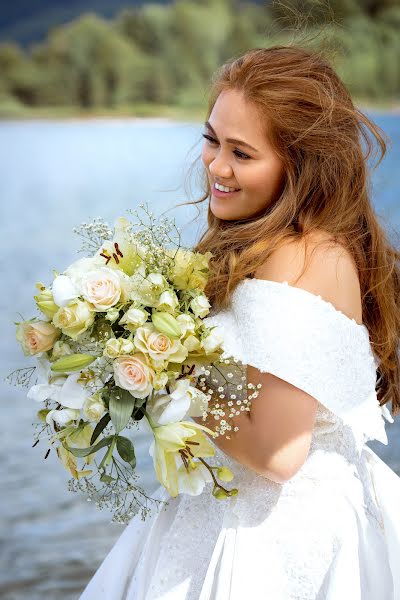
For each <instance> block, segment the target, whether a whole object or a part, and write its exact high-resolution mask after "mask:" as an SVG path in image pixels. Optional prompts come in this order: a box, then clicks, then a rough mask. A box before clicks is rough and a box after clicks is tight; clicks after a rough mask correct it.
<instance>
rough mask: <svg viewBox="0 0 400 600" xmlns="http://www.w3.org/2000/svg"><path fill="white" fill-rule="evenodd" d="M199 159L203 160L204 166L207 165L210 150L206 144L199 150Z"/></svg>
mask: <svg viewBox="0 0 400 600" xmlns="http://www.w3.org/2000/svg"><path fill="white" fill-rule="evenodd" d="M201 160H202V161H203V164H204V166H206V167H208V165H209V164H210V162H211V161H212V156H211V152H210V150H209V149H208V148H207V147H206V146H203V149H202V152H201Z"/></svg>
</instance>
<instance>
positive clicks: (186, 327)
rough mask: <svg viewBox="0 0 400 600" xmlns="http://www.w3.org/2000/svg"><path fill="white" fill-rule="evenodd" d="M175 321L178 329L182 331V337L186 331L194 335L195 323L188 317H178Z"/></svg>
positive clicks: (185, 315)
mask: <svg viewBox="0 0 400 600" xmlns="http://www.w3.org/2000/svg"><path fill="white" fill-rule="evenodd" d="M176 320H177V321H178V323H179V325H180V328H181V329H182V334H183V336H185V335H186V333H187V332H188V331H190V333H194V331H195V329H196V323H195V322H194V320H193V319H192V317H191V316H190V315H187V314H182V315H178V316H177V317H176Z"/></svg>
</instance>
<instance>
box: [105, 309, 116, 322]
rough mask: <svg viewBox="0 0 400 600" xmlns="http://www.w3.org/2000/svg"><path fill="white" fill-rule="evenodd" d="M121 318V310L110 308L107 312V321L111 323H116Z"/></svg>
mask: <svg viewBox="0 0 400 600" xmlns="http://www.w3.org/2000/svg"><path fill="white" fill-rule="evenodd" d="M118 317H119V310H118V308H110V309H109V310H108V311H107V312H106V319H107V321H111V323H114V321H116V320H117V319H118Z"/></svg>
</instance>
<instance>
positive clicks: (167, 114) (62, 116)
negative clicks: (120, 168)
mask: <svg viewBox="0 0 400 600" xmlns="http://www.w3.org/2000/svg"><path fill="white" fill-rule="evenodd" d="M353 102H354V104H355V106H356V107H357V108H359V109H360V110H361V111H362V112H373V113H378V114H392V115H400V102H395V101H388V102H387V104H386V103H384V102H382V103H376V104H374V103H371V102H369V101H368V100H365V99H364V100H357V99H355V98H353ZM4 112H5V114H1V106H0V122H11V121H75V122H81V121H86V122H91V121H92V122H96V121H144V120H146V121H149V120H150V121H155V122H161V123H162V122H166V123H171V122H176V121H189V122H199V121H202V120H203V119H204V116H205V114H206V107H205V106H204V108H203V107H198V108H197V107H196V108H193V109H184V108H179V107H172V106H158V107H144V110H143V108H142V110H141V109H140V108H139V110H138V112H137V113H136V114H135V112H134V109H133V108H132V109H129V108H125V109H124V107H121V108H120V109H115V110H107V109H105V110H98V111H88V112H85V111H82V110H81V109H79V108H77V109H74V108H73V107H65V108H58V107H57V108H55V107H48V108H46V107H40V108H33V109H32V108H29V109H26V110H22V111H21V112H19V111H13V110H11V111H10V112H9V114H7V112H6V111H4ZM146 113H147V114H146Z"/></svg>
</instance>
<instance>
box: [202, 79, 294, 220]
mask: <svg viewBox="0 0 400 600" xmlns="http://www.w3.org/2000/svg"><path fill="white" fill-rule="evenodd" d="M208 123H209V124H210V126H211V128H210V127H207V126H206V125H205V127H204V133H203V137H204V145H203V150H202V161H203V164H204V166H205V168H206V171H207V176H208V179H209V182H210V187H211V192H212V196H211V200H210V209H211V211H212V212H213V214H214V215H215V216H216V217H218V218H219V219H224V220H228V221H231V220H235V219H246V218H249V217H254V216H257V215H261V214H263V212H264V211H265V209H266V208H267V207H268V206H269V205H271V203H273V202H274V201H275V200H276V199H277V198H278V197H279V194H280V192H281V190H282V187H283V183H284V167H283V163H282V161H281V159H280V158H279V157H278V156H277V154H276V152H275V151H274V150H273V148H272V146H271V145H270V143H269V142H268V139H267V138H266V136H265V134H264V133H263V132H262V130H261V127H260V115H259V113H258V112H257V109H256V107H255V105H253V104H251V103H249V102H247V101H246V100H245V99H244V97H243V95H242V94H241V92H239V91H237V90H229V91H224V92H221V94H220V95H219V96H218V99H217V101H216V103H215V104H214V107H213V110H212V112H211V115H210V117H209V120H208ZM216 182H217V183H219V184H221V185H223V186H225V187H229V188H234V189H235V190H238V191H233V192H228V193H226V192H223V191H222V192H220V191H218V190H216V189H215V188H214V185H215V183H216Z"/></svg>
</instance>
